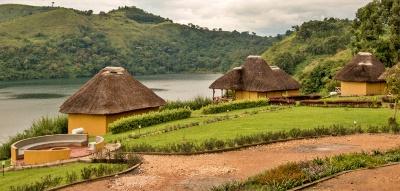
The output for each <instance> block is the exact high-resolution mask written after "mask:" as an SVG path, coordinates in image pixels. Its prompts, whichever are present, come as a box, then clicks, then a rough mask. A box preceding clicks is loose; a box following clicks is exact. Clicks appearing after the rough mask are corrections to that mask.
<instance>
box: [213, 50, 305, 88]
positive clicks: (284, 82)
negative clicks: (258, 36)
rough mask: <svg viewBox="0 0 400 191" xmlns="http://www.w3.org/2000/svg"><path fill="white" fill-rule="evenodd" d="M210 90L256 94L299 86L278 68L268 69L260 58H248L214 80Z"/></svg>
mask: <svg viewBox="0 0 400 191" xmlns="http://www.w3.org/2000/svg"><path fill="white" fill-rule="evenodd" d="M210 88H211V89H231V90H245V91H257V92H269V91H283V90H297V89H300V84H299V83H298V82H297V81H296V80H295V79H293V78H292V77H291V76H290V75H289V74H287V73H286V72H285V71H283V70H281V69H279V68H278V67H270V66H269V65H268V64H267V63H266V62H265V61H264V60H263V59H262V58H261V57H260V56H248V57H247V59H246V63H245V64H244V65H242V66H241V67H236V68H234V69H233V70H231V71H229V72H228V73H226V74H225V75H224V76H222V77H220V78H218V79H217V80H215V81H214V82H213V83H212V84H211V85H210Z"/></svg>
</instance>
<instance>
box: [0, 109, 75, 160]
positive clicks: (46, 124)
mask: <svg viewBox="0 0 400 191" xmlns="http://www.w3.org/2000/svg"><path fill="white" fill-rule="evenodd" d="M65 133H68V119H67V116H65V115H60V116H57V117H42V118H40V119H39V120H37V121H34V122H33V124H32V126H31V127H30V128H29V129H26V130H25V131H23V132H22V133H18V134H17V135H15V136H13V137H10V138H9V139H8V141H7V142H6V143H3V144H2V145H1V146H0V159H8V158H10V157H11V153H10V152H11V151H10V147H11V145H12V144H13V143H14V142H17V141H19V140H22V139H27V138H31V137H36V136H43V135H52V134H65Z"/></svg>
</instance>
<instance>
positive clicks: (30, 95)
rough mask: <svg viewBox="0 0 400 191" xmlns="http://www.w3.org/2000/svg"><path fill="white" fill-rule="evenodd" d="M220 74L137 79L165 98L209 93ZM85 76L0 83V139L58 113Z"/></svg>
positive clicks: (172, 98)
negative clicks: (43, 117)
mask: <svg viewBox="0 0 400 191" xmlns="http://www.w3.org/2000/svg"><path fill="white" fill-rule="evenodd" d="M219 76H221V74H173V75H154V76H140V77H136V79H137V80H139V81H140V82H142V83H143V84H144V85H146V86H147V87H149V88H151V89H153V90H154V92H155V93H156V94H157V95H159V96H160V97H162V98H164V99H165V100H178V99H179V100H187V99H191V98H193V97H196V96H206V97H211V96H212V90H210V89H208V86H209V85H210V84H211V83H212V82H213V81H214V80H215V79H217V78H218V77H219ZM87 80H88V79H60V80H30V81H15V82H0V142H3V141H4V140H6V139H7V137H9V136H11V135H14V134H16V133H17V132H20V131H23V130H24V129H26V128H29V127H30V125H31V124H32V121H34V120H36V119H38V118H40V117H41V116H55V115H58V114H60V113H59V112H58V109H59V107H60V105H61V104H62V103H63V102H64V101H65V100H66V99H67V98H68V96H70V95H71V94H73V93H74V92H76V91H77V90H78V89H79V88H80V87H81V86H82V85H83V84H84V83H85V82H86V81H87Z"/></svg>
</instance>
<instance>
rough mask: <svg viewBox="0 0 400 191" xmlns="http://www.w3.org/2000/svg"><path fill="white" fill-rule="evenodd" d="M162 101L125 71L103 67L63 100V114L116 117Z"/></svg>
mask: <svg viewBox="0 0 400 191" xmlns="http://www.w3.org/2000/svg"><path fill="white" fill-rule="evenodd" d="M164 104H165V101H164V100H163V99H162V98H160V97H159V96H157V95H156V94H155V93H154V92H153V91H152V90H150V89H149V88H147V87H146V86H144V85H143V84H141V83H140V82H139V81H137V80H135V79H134V78H133V77H132V76H131V75H130V74H129V73H128V71H126V70H125V69H124V68H121V67H106V68H104V69H102V70H101V71H100V72H99V73H97V74H96V75H95V76H94V77H93V78H92V79H90V80H89V81H88V82H86V84H84V85H83V86H82V87H81V88H80V89H79V90H78V92H76V93H75V94H74V95H72V96H71V97H70V98H68V99H67V101H65V102H64V103H63V104H62V105H61V107H60V112H62V113H80V114H116V113H122V112H127V111H134V110H139V109H146V108H155V107H159V106H162V105H164Z"/></svg>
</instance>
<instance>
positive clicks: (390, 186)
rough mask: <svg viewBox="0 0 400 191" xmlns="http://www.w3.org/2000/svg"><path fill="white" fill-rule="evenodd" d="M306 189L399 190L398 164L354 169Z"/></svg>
mask: <svg viewBox="0 0 400 191" xmlns="http://www.w3.org/2000/svg"><path fill="white" fill-rule="evenodd" d="M305 190H308V191H334V190H341V191H346V190H349V191H350V190H351V191H354V190H360V191H361V190H362V191H363V190H379V191H385V190H387V191H389V190H400V165H395V166H387V167H382V168H377V169H368V170H361V171H355V172H351V173H347V174H344V175H341V176H339V177H336V178H333V179H330V180H327V181H324V182H321V183H320V184H317V185H315V186H313V187H310V188H307V189H305Z"/></svg>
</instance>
